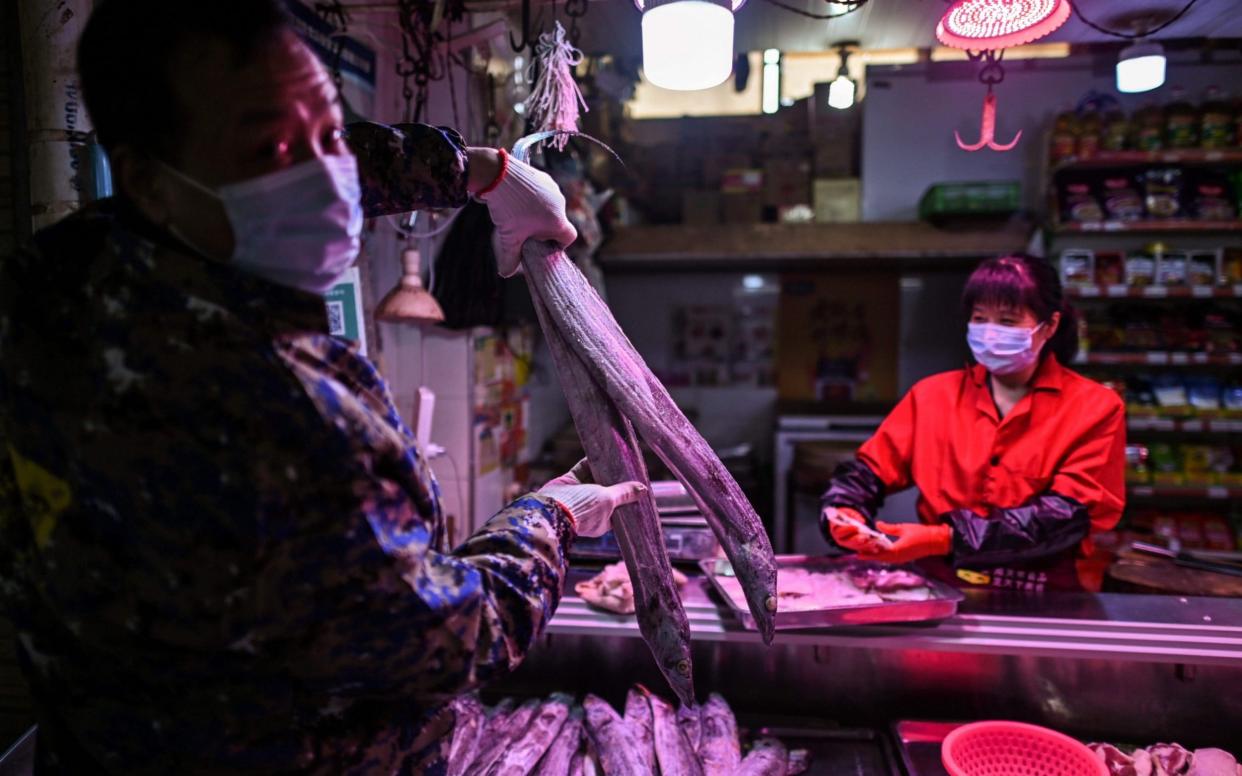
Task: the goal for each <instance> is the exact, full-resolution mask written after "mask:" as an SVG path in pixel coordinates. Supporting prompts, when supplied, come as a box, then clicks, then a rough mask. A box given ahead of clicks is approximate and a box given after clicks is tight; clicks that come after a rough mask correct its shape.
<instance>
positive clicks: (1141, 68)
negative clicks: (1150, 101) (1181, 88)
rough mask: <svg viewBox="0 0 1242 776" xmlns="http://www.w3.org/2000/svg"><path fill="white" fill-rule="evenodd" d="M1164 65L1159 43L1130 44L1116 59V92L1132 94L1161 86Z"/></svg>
mask: <svg viewBox="0 0 1242 776" xmlns="http://www.w3.org/2000/svg"><path fill="white" fill-rule="evenodd" d="M1165 64H1166V63H1165V58H1164V47H1163V46H1161V45H1160V44H1159V43H1156V42H1155V41H1151V42H1147V43H1144V42H1142V41H1140V42H1138V43H1131V44H1130V45H1129V46H1126V47H1125V48H1123V49H1122V50H1121V55H1120V56H1118V57H1117V91H1119V92H1125V93H1126V94H1134V93H1136V92H1150V91H1151V90H1152V89H1156V88H1158V87H1160V86H1163V85H1164V70H1165Z"/></svg>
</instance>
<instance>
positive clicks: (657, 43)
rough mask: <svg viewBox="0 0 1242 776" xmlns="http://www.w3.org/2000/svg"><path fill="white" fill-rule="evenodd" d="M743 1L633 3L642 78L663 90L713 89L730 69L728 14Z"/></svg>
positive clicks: (641, 0) (648, 0)
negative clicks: (638, 28) (638, 22)
mask: <svg viewBox="0 0 1242 776" xmlns="http://www.w3.org/2000/svg"><path fill="white" fill-rule="evenodd" d="M745 2H746V0H634V5H636V6H638V10H640V11H642V14H643V22H642V24H643V74H644V75H645V76H646V77H647V80H648V81H650V82H651V83H653V84H655V85H656V86H659V87H662V88H664V89H676V90H679V91H694V90H697V89H710V88H711V87H713V86H718V85H719V84H721V83H723V82H724V81H725V79H727V78H728V77H729V73H730V71H731V70H732V67H733V14H734V12H736V11H737V9H738V8H741V7H742V4H743V3H745Z"/></svg>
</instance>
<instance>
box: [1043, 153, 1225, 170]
mask: <svg viewBox="0 0 1242 776" xmlns="http://www.w3.org/2000/svg"><path fill="white" fill-rule="evenodd" d="M1156 164H1161V165H1163V164H1242V149H1239V148H1223V149H1204V148H1187V149H1181V150H1172V149H1170V150H1166V151H1100V152H1099V153H1096V154H1094V155H1092V156H1089V157H1084V158H1078V157H1073V158H1070V159H1063V160H1061V161H1060V162H1058V163H1057V164H1056V165H1054V166H1053V171H1054V172H1060V171H1061V170H1086V169H1092V168H1100V167H1143V166H1147V165H1156Z"/></svg>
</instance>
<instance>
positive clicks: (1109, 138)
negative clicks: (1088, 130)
mask: <svg viewBox="0 0 1242 776" xmlns="http://www.w3.org/2000/svg"><path fill="white" fill-rule="evenodd" d="M1130 133H1131V130H1130V119H1129V118H1128V117H1127V116H1126V112H1125V111H1123V110H1122V109H1121V106H1120V105H1115V104H1114V105H1111V106H1109V108H1108V110H1107V111H1105V113H1104V116H1103V129H1102V132H1101V135H1100V148H1101V149H1103V150H1105V151H1124V150H1126V149H1127V148H1128V147H1129V145H1130Z"/></svg>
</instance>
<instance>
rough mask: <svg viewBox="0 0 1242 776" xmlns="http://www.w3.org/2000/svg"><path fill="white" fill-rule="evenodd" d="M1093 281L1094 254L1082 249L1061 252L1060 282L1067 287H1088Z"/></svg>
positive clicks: (1069, 249)
mask: <svg viewBox="0 0 1242 776" xmlns="http://www.w3.org/2000/svg"><path fill="white" fill-rule="evenodd" d="M1094 280H1095V254H1093V253H1092V252H1091V251H1089V250H1086V249H1083V248H1068V249H1066V250H1064V251H1062V252H1061V282H1062V283H1063V284H1064V285H1067V286H1085V285H1090V284H1091V283H1092V282H1094Z"/></svg>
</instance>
